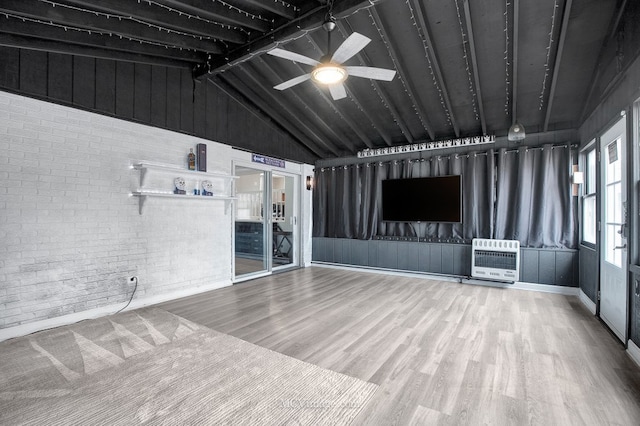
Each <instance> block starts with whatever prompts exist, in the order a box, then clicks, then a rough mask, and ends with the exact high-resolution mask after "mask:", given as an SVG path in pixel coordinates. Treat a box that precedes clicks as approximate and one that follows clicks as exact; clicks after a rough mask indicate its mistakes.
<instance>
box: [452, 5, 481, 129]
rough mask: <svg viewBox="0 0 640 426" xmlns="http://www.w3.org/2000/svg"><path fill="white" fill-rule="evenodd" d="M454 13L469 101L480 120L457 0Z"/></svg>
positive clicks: (465, 37)
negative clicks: (469, 93)
mask: <svg viewBox="0 0 640 426" xmlns="http://www.w3.org/2000/svg"><path fill="white" fill-rule="evenodd" d="M455 4H456V13H457V14H458V24H460V35H461V36H462V53H463V57H464V62H465V69H466V71H467V78H468V79H469V91H470V92H471V103H472V105H473V114H474V115H475V117H476V121H478V120H480V115H479V114H478V105H477V104H478V96H477V95H476V89H475V85H474V84H473V77H472V76H471V66H470V65H469V56H468V54H467V43H468V42H469V41H468V40H467V35H466V34H465V33H464V28H463V26H462V15H461V14H460V7H459V6H458V0H455Z"/></svg>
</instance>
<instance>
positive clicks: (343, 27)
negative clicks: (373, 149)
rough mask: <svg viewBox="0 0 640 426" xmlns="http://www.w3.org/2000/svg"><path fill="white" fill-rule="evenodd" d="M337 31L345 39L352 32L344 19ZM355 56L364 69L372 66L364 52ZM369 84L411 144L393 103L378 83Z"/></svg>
mask: <svg viewBox="0 0 640 426" xmlns="http://www.w3.org/2000/svg"><path fill="white" fill-rule="evenodd" d="M338 29H339V30H340V32H341V33H342V35H343V36H344V37H345V38H347V37H348V36H349V34H351V33H353V32H354V31H353V28H351V25H349V22H348V21H347V20H346V19H344V20H342V21H338ZM355 56H356V58H358V60H359V61H360V62H361V63H362V64H363V65H364V66H366V67H370V66H372V61H371V60H370V59H369V55H367V54H366V53H365V52H364V50H361V51H360V52H358V53H357V54H356V55H355ZM370 82H371V85H372V86H373V88H374V90H375V91H376V92H377V93H378V95H379V96H380V98H381V99H382V102H383V103H384V104H385V105H386V106H387V107H388V110H389V112H390V113H391V116H392V117H393V120H394V121H395V122H396V124H397V125H398V127H400V131H401V132H402V134H403V135H404V137H405V139H406V141H407V142H408V143H413V141H414V139H413V135H412V134H411V131H410V130H409V128H408V127H407V125H406V123H405V122H404V120H403V119H402V116H401V114H400V113H399V112H398V110H397V108H396V107H395V105H394V103H393V102H392V101H391V99H390V98H389V96H388V95H387V92H386V91H385V90H384V89H383V88H382V87H381V86H380V83H378V82H377V81H376V80H370Z"/></svg>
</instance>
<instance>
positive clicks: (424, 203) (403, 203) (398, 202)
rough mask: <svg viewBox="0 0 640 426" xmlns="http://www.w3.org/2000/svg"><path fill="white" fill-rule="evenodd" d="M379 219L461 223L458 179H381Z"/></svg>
mask: <svg viewBox="0 0 640 426" xmlns="http://www.w3.org/2000/svg"><path fill="white" fill-rule="evenodd" d="M382 220H383V221H385V222H446V223H461V222H462V179H461V176H460V175H452V176H434V177H424V178H412V179H387V180H383V181H382Z"/></svg>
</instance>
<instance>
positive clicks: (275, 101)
mask: <svg viewBox="0 0 640 426" xmlns="http://www.w3.org/2000/svg"><path fill="white" fill-rule="evenodd" d="M237 69H239V70H240V71H242V72H243V73H244V75H245V76H247V77H248V79H249V80H251V81H252V82H253V84H255V85H256V87H264V82H261V81H259V80H258V79H257V78H256V77H255V75H254V73H255V70H252V71H247V70H246V69H245V67H237ZM263 92H264V93H265V94H266V95H267V97H268V98H269V99H270V102H269V104H270V105H271V108H273V106H274V105H275V106H278V107H280V109H281V110H283V111H284V113H285V114H286V115H288V116H289V117H291V118H293V121H294V122H295V123H297V124H298V126H300V128H301V129H302V130H303V132H304V133H305V134H307V135H309V136H311V137H312V138H311V139H312V140H313V141H314V143H315V144H316V145H320V146H324V148H325V149H327V150H328V151H330V152H331V153H332V154H333V155H335V156H336V157H340V156H342V154H341V153H340V151H339V150H338V149H337V148H336V147H335V146H334V145H333V144H332V143H330V142H328V141H327V140H326V138H324V137H322V136H320V135H319V134H318V131H317V130H316V129H312V128H311V127H310V126H309V123H308V122H307V121H306V120H303V119H301V118H300V114H298V112H297V111H294V110H292V109H291V108H289V107H288V106H286V105H285V104H284V103H283V102H282V100H281V99H280V97H278V96H275V95H274V94H273V93H272V92H271V91H270V90H263Z"/></svg>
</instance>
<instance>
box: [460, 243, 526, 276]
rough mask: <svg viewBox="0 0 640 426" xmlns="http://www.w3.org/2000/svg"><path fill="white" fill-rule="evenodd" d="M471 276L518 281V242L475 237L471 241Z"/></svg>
mask: <svg viewBox="0 0 640 426" xmlns="http://www.w3.org/2000/svg"><path fill="white" fill-rule="evenodd" d="M471 276H472V277H477V278H486V279H492V280H498V281H518V279H519V278H520V242H519V241H515V240H488V239H482V238H475V239H474V240H473V242H472V253H471Z"/></svg>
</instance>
